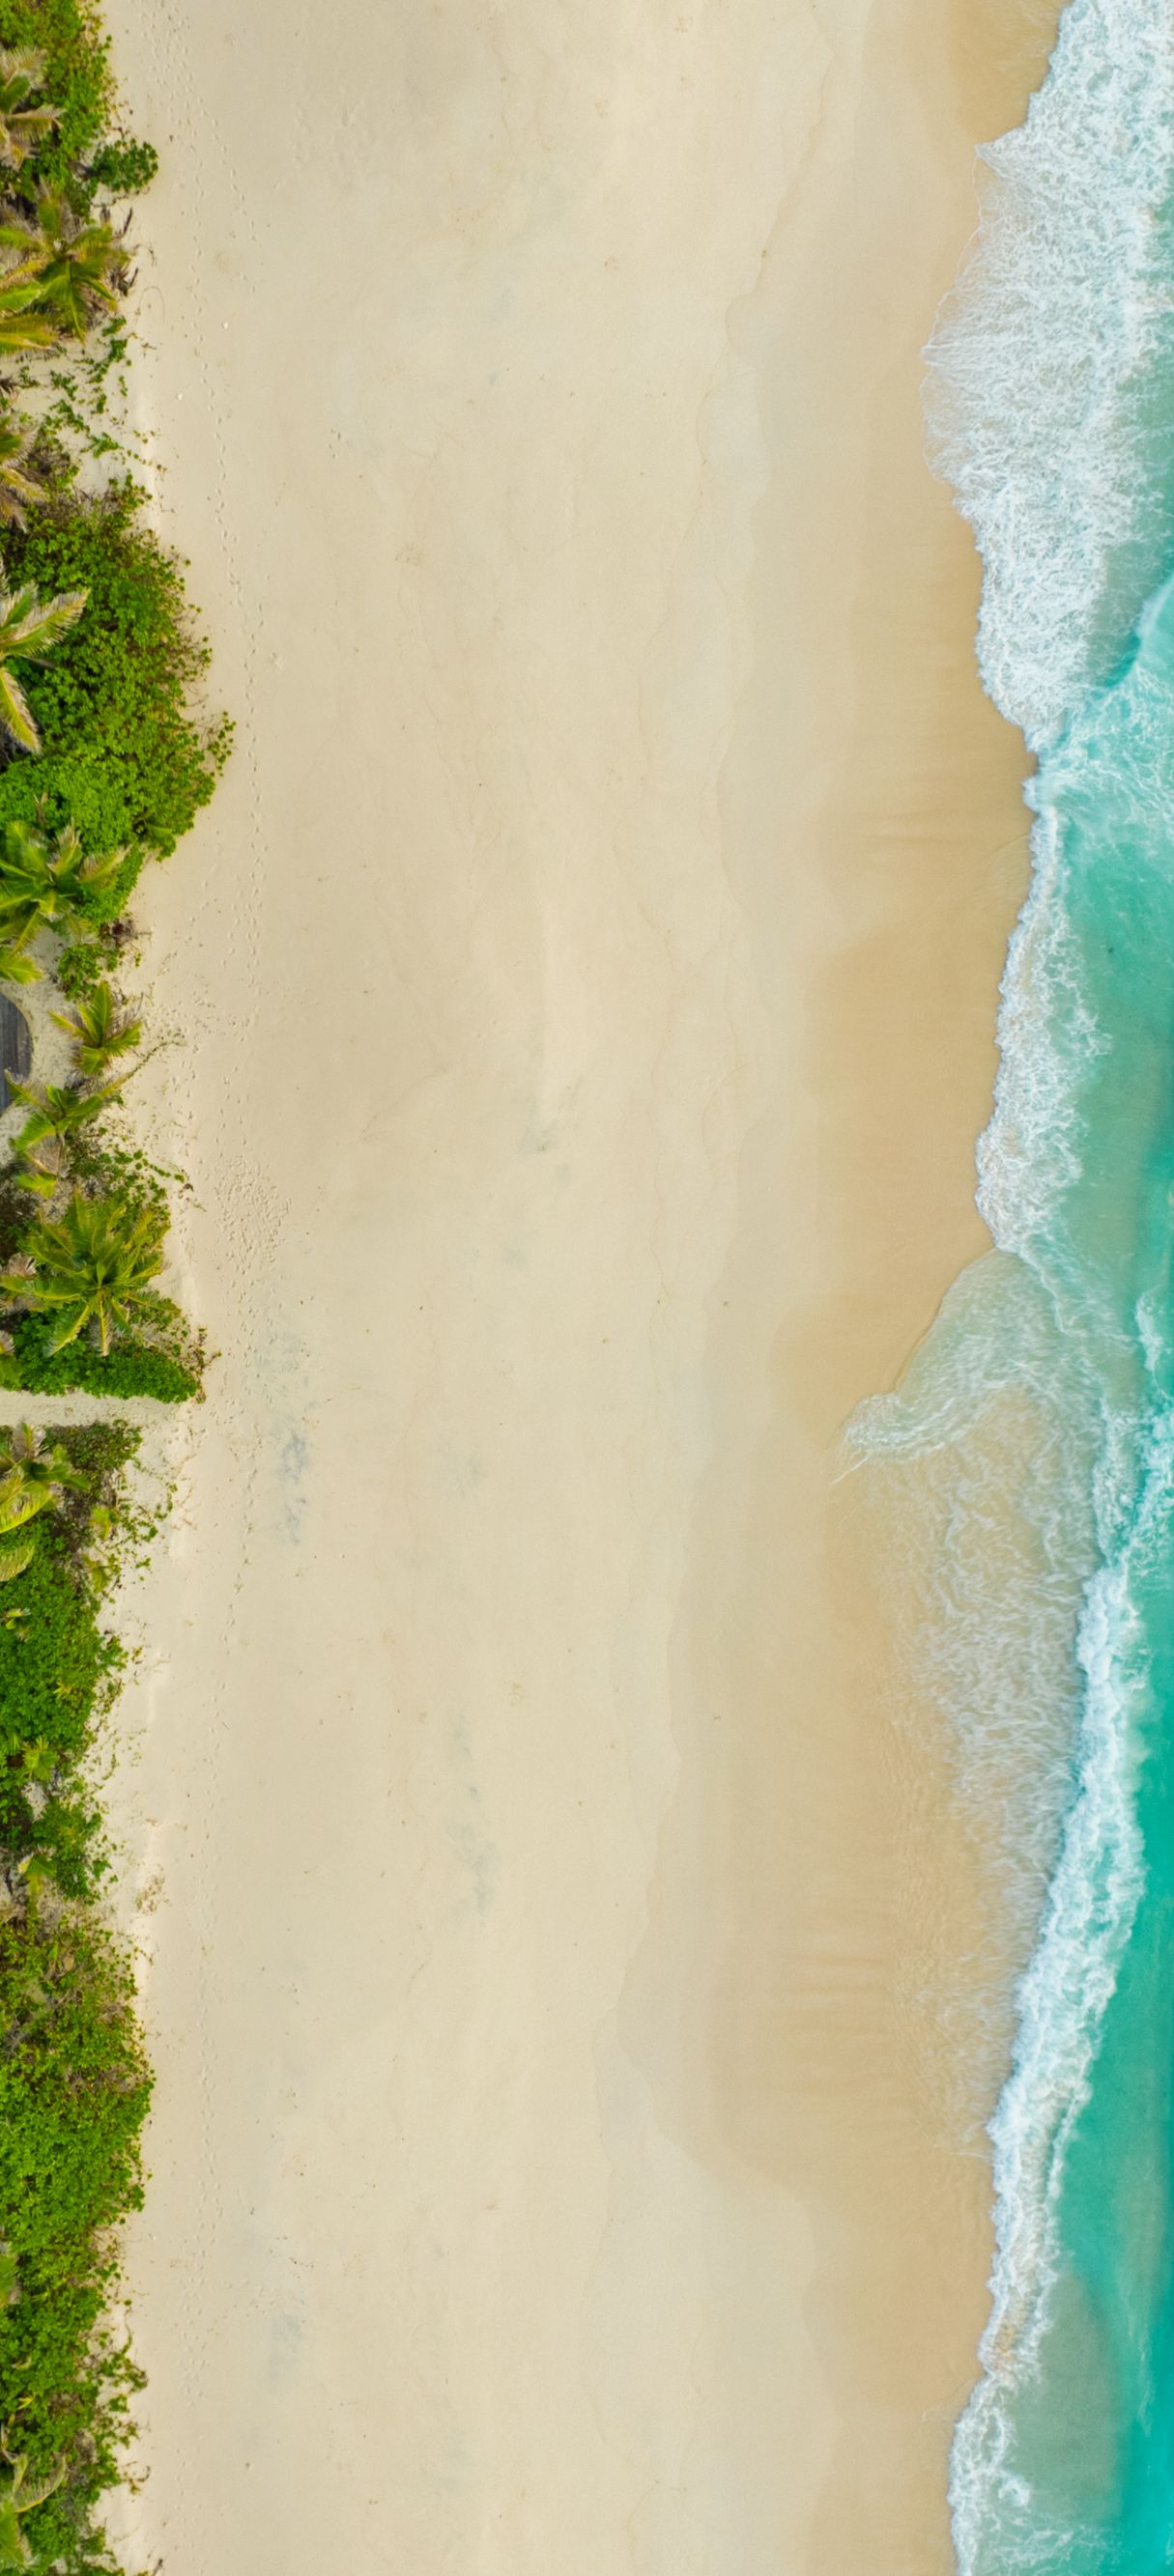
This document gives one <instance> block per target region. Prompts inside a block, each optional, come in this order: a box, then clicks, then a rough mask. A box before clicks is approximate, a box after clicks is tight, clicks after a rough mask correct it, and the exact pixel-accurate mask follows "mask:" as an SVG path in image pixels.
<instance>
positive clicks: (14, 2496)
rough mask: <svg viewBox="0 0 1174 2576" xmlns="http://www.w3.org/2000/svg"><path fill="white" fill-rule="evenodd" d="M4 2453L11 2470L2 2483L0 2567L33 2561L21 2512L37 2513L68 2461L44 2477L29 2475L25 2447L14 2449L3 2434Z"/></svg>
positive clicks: (27, 2565) (10, 2568) (54, 2490)
mask: <svg viewBox="0 0 1174 2576" xmlns="http://www.w3.org/2000/svg"><path fill="white" fill-rule="evenodd" d="M0 2442H2V2446H3V2451H4V2457H5V2459H6V2460H7V2461H8V2464H9V2466H10V2468H11V2470H12V2475H11V2477H9V2478H5V2480H4V2484H3V2486H2V2487H0V2569H3V2570H4V2571H9V2570H14V2569H23V2568H25V2567H31V2566H32V2564H33V2553H32V2550H31V2549H30V2547H29V2544H28V2542H27V2540H26V2539H25V2536H24V2533H23V2531H22V2530H21V2527H20V2524H21V2516H22V2514H26V2513H35V2512H36V2509H37V2506H38V2505H39V2504H44V2502H45V2499H46V2497H47V2496H51V2495H53V2494H55V2493H56V2490H57V2488H58V2487H59V2486H60V2485H61V2482H62V2479H63V2478H64V2476H65V2464H64V2462H63V2461H59V2462H58V2464H57V2466H56V2468H53V2469H50V2470H49V2471H48V2472H47V2474H46V2475H45V2476H44V2477H43V2478H30V2476H29V2473H28V2468H29V2464H28V2457H27V2454H26V2453H25V2452H23V2451H20V2452H13V2451H10V2450H9V2448H8V2444H7V2442H6V2441H3V2437H2V2436H0Z"/></svg>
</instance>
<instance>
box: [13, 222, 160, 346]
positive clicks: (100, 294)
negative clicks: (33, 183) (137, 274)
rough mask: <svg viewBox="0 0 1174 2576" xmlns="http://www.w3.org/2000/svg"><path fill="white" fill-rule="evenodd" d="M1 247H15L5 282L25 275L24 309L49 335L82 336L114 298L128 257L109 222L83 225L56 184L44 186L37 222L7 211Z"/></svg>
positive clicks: (127, 264)
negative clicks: (13, 262) (13, 264)
mask: <svg viewBox="0 0 1174 2576" xmlns="http://www.w3.org/2000/svg"><path fill="white" fill-rule="evenodd" d="M0 246H3V248H4V249H6V250H10V251H15V252H16V254H17V265H16V267H15V268H13V269H11V270H10V271H9V273H8V277H7V279H5V280H4V281H3V283H5V284H12V283H14V282H16V281H17V280H18V279H19V280H20V281H21V283H22V284H23V282H24V281H25V280H26V279H27V281H28V285H29V288H30V293H29V296H28V307H29V309H31V311H32V312H33V313H34V314H36V315H38V316H39V317H40V318H41V319H42V320H43V321H45V322H47V324H48V325H49V329H50V332H51V333H57V332H69V333H71V334H72V336H73V338H74V339H75V340H84V339H85V336H86V333H87V331H88V330H89V328H90V324H91V323H92V322H93V321H95V320H96V319H97V316H98V315H99V313H101V312H102V311H103V310H109V308H110V306H111V305H113V304H116V303H117V301H118V290H119V287H120V286H121V285H122V284H123V283H124V281H125V278H126V273H127V269H128V267H129V265H130V256H129V253H128V251H127V250H126V248H125V245H124V244H123V242H122V241H121V240H120V239H119V236H118V234H117V233H116V232H115V230H114V227H113V225H112V224H105V223H99V224H90V223H86V222H85V220H84V218H83V217H82V216H81V215H78V214H75V212H74V209H73V207H72V206H71V204H70V202H69V199H68V197H67V196H66V195H65V193H64V191H63V190H62V189H60V188H42V189H41V190H40V191H39V193H38V196H37V212H36V217H35V220H34V221H33V222H32V223H27V222H26V221H25V220H24V218H23V217H21V216H18V215H10V216H9V217H8V219H7V221H6V222H5V223H3V224H0Z"/></svg>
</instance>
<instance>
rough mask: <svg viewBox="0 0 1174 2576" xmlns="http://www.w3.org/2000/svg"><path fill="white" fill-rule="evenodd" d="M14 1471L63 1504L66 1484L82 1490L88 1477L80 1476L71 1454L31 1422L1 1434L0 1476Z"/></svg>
mask: <svg viewBox="0 0 1174 2576" xmlns="http://www.w3.org/2000/svg"><path fill="white" fill-rule="evenodd" d="M6 1468H7V1469H9V1470H11V1469H13V1468H15V1469H16V1470H17V1472H18V1473H19V1474H20V1475H21V1476H23V1478H24V1481H25V1483H26V1485H28V1486H30V1487H33V1488H43V1489H44V1490H45V1491H46V1492H47V1493H48V1495H49V1498H50V1501H51V1502H55V1503H56V1502H60V1500H61V1496H62V1494H63V1493H64V1491H65V1488H66V1486H67V1485H73V1486H77V1487H78V1488H81V1487H82V1486H84V1484H85V1481H86V1480H85V1477H84V1476H81V1475H79V1474H78V1471H77V1468H76V1467H75V1466H73V1465H72V1463H71V1461H70V1458H69V1455H68V1452H67V1451H66V1450H64V1449H63V1448H62V1446H61V1443H60V1441H57V1442H56V1443H55V1444H53V1445H50V1440H49V1436H48V1434H47V1433H46V1432H44V1431H38V1430H37V1429H36V1428H35V1426H34V1425H33V1424H32V1423H31V1422H14V1423H13V1424H12V1425H11V1427H10V1428H9V1429H8V1430H5V1431H0V1475H2V1474H3V1472H4V1470H5V1469H6Z"/></svg>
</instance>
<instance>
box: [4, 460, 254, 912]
mask: <svg viewBox="0 0 1174 2576" xmlns="http://www.w3.org/2000/svg"><path fill="white" fill-rule="evenodd" d="M144 497H145V496H144V494H143V493H142V492H141V490H140V489H139V488H138V486H137V485H135V484H134V483H132V482H131V481H129V479H128V480H126V481H124V482H122V483H119V484H117V485H115V486H113V487H112V488H111V490H110V491H109V492H107V493H105V494H104V495H102V496H100V497H99V498H96V499H95V498H92V497H91V498H88V499H84V500H80V499H74V498H72V497H70V496H63V497H60V498H59V499H58V500H57V501H56V502H54V503H53V504H52V505H51V506H50V507H48V508H46V509H42V510H39V511H37V512H36V513H34V514H33V515H32V516H31V517H30V523H29V526H28V528H27V529H14V530H12V531H11V532H10V533H9V535H8V537H7V540H6V544H5V548H4V559H5V563H6V566H7V571H8V578H9V580H10V582H16V581H22V582H23V581H31V582H35V583H36V585H37V587H38V589H39V590H41V591H42V592H43V593H49V594H54V593H56V592H57V591H62V590H88V591H89V594H90V598H89V605H88V608H87V610H86V612H85V615H84V616H83V617H81V618H80V619H79V621H78V623H77V625H76V626H75V627H73V628H72V629H71V630H70V633H69V634H68V635H67V636H65V637H63V639H62V641H61V643H60V644H58V645H57V646H56V647H55V649H54V653H53V657H52V660H51V661H49V662H47V663H46V664H45V666H44V668H43V669H41V670H38V671H31V670H30V673H29V676H28V679H27V693H28V698H29V702H30V705H31V706H32V708H33V712H34V715H35V717H36V721H37V724H38V725H39V727H40V730H41V735H42V739H43V742H44V746H45V748H44V754H43V757H42V758H41V759H39V760H31V759H28V758H27V757H22V758H16V759H13V760H10V761H9V763H8V765H7V767H6V768H5V769H3V770H0V823H3V822H5V821H7V819H8V818H9V817H10V816H13V815H19V816H21V817H22V818H23V819H25V820H26V821H27V820H31V818H32V816H33V815H34V813H35V812H36V809H37V804H38V801H39V800H40V799H42V798H43V799H44V802H45V807H46V812H47V819H48V821H49V823H50V825H51V826H52V827H53V828H54V829H57V828H58V827H59V826H60V825H61V824H63V823H65V822H67V821H70V820H72V821H73V822H75V823H76V825H77V828H78V830H79V832H80V833H81V836H82V839H83V841H84V843H85V845H86V848H87V849H88V850H94V851H98V850H109V849H113V848H115V847H116V846H117V845H118V844H119V843H120V842H126V843H128V844H129V845H130V848H129V854H128V857H127V862H126V865H125V867H124V868H123V869H122V871H121V872H120V874H119V876H118V877H117V878H116V879H115V880H114V882H113V884H112V885H111V886H109V887H107V888H106V889H105V891H104V892H103V894H102V895H101V896H100V897H98V898H96V900H95V903H94V907H93V917H94V919H95V921H111V920H113V919H114V918H115V917H116V916H117V914H118V913H119V912H121V910H122V908H123V906H124V904H125V902H126V899H127V896H128V894H129V892H130V889H131V886H132V885H133V883H134V881H135V878H136V876H137V874H138V871H139V868H140V866H141V864H142V859H143V855H144V854H145V853H146V852H153V853H154V854H155V855H156V856H157V857H159V858H164V857H166V856H167V854H168V853H169V852H170V851H171V850H173V849H174V848H175V844H176V842H177V841H178V840H179V839H180V838H181V836H182V834H183V833H184V832H186V831H188V830H190V828H191V825H192V824H193V822H194V821H195V818H196V815H197V814H198V812H199V810H200V807H201V806H202V805H206V804H207V801H208V798H209V797H210V796H211V794H212V791H213V788H214V787H215V784H216V780H217V778H218V776H219V774H220V770H221V768H222V767H223V764H224V761H225V759H226V757H227V753H228V747H229V740H230V731H231V729H230V727H229V725H228V724H227V722H226V721H222V722H221V723H220V724H218V725H216V726H213V727H211V728H208V727H205V726H202V725H201V724H200V723H199V722H198V721H197V719H196V717H195V716H194V715H193V713H192V711H191V706H190V700H189V693H190V691H191V689H192V687H193V685H194V684H195V683H196V682H197V681H198V680H199V679H200V677H201V675H202V673H203V671H204V670H205V668H206V666H207V662H208V648H207V645H206V644H205V643H204V641H203V638H202V637H201V636H200V635H199V634H198V633H197V632H196V630H195V628H194V626H193V624H192V620H191V616H190V612H189V609H188V605H187V599H186V594H185V590H184V581H183V573H182V570H181V567H180V565H179V563H178V562H177V560H176V558H175V557H174V556H173V555H171V554H169V553H168V552H167V550H166V548H165V547H163V546H162V545H160V543H159V540H158V538H157V537H156V536H155V534H154V533H153V531H152V530H151V529H150V528H149V527H148V526H147V525H146V523H145V521H144V520H143V519H142V517H141V515H140V513H141V510H142V506H143V501H144Z"/></svg>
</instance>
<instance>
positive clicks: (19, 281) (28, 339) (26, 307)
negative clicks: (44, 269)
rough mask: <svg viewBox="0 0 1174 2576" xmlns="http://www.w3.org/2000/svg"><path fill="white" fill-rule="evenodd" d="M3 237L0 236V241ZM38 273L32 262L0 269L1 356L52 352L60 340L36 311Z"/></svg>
mask: <svg viewBox="0 0 1174 2576" xmlns="http://www.w3.org/2000/svg"><path fill="white" fill-rule="evenodd" d="M2 239H3V234H2V233H0V240H2ZM40 276H41V271H40V268H39V266H38V264H37V262H36V260H33V259H23V260H17V261H16V263H15V265H10V266H9V267H8V268H0V357H6V358H7V357H12V356H14V355H15V354H16V353H17V352H18V351H19V350H22V349H51V348H52V346H53V343H54V341H55V340H57V339H58V338H59V337H60V334H59V332H58V330H57V327H56V325H55V323H53V322H52V321H51V320H50V318H49V315H48V314H47V313H38V312H36V311H35V309H34V308H35V306H36V302H37V298H38V296H39V294H40V291H41V290H40Z"/></svg>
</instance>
